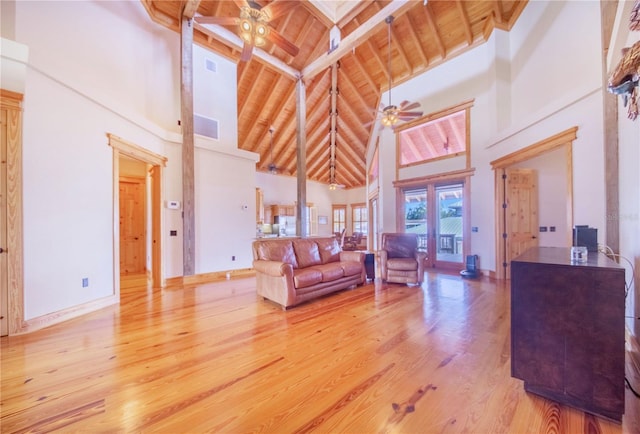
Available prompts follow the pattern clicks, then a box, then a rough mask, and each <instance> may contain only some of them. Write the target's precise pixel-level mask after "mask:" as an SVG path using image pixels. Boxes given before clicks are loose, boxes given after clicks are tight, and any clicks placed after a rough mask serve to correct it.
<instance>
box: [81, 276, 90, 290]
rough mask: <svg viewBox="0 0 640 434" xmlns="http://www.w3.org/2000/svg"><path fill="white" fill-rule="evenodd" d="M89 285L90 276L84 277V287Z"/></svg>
mask: <svg viewBox="0 0 640 434" xmlns="http://www.w3.org/2000/svg"><path fill="white" fill-rule="evenodd" d="M87 286H89V278H88V277H83V278H82V287H83V288H86V287H87Z"/></svg>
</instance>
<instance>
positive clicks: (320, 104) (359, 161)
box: [141, 0, 527, 188]
mask: <svg viewBox="0 0 640 434" xmlns="http://www.w3.org/2000/svg"><path fill="white" fill-rule="evenodd" d="M141 1H142V3H143V5H144V6H145V8H146V10H147V12H148V13H149V16H150V17H151V19H152V20H153V21H155V22H156V23H158V24H160V25H163V26H165V27H167V28H169V29H172V30H174V31H176V32H179V31H180V23H181V18H182V14H183V11H184V13H185V14H186V15H187V16H194V17H200V16H214V17H238V16H239V15H240V7H241V6H242V5H243V4H246V3H245V2H244V1H242V0H236V1H217V0H199V1H198V0H187V1H185V0H141ZM273 2H277V3H283V2H286V3H289V4H288V6H290V7H286V8H285V7H282V8H281V9H282V10H286V12H285V13H282V14H281V15H279V16H277V17H275V18H273V19H272V20H271V21H270V22H269V25H270V26H271V27H272V28H273V29H275V30H276V31H277V33H279V34H280V35H282V36H283V37H284V38H285V39H286V40H288V41H289V42H291V43H293V44H294V45H296V46H297V47H298V48H299V52H298V54H297V55H296V56H292V55H290V54H289V53H287V52H286V51H284V50H282V49H281V48H280V47H279V46H277V45H275V44H272V43H269V42H267V44H266V45H264V46H263V47H261V48H254V49H253V55H252V56H251V58H250V59H249V60H248V61H241V60H240V55H241V52H242V40H241V39H240V38H239V37H238V36H237V26H235V25H230V26H220V25H213V24H198V23H197V19H196V23H195V24H194V41H195V42H196V43H198V44H200V45H201V46H203V47H206V48H208V49H210V50H211V51H214V52H216V53H218V54H220V55H222V56H224V57H226V58H228V59H231V60H232V61H234V62H237V64H238V68H237V70H238V76H237V85H238V107H237V109H238V147H239V148H240V149H244V150H247V151H252V152H256V153H259V154H260V162H259V163H258V165H257V169H258V170H261V171H267V170H268V166H269V164H270V163H272V162H273V163H274V164H275V165H276V166H277V167H278V170H279V172H280V173H282V174H289V175H293V176H295V175H296V110H297V108H296V104H297V102H296V81H297V79H298V77H301V78H302V80H303V82H304V84H305V89H306V131H305V137H306V148H307V150H306V155H307V161H306V172H307V178H308V179H311V180H314V181H318V182H322V183H326V184H329V183H330V181H331V180H330V168H331V164H332V157H331V154H332V149H331V143H332V140H331V134H330V133H331V130H332V117H333V116H335V122H334V124H335V131H336V134H335V135H334V138H333V142H334V144H335V147H334V148H333V149H334V151H335V152H334V160H333V162H334V164H335V181H336V182H337V183H338V184H342V185H344V186H345V187H347V188H352V187H360V186H364V185H365V183H366V167H365V152H366V148H367V146H368V144H369V141H370V138H371V137H372V136H374V135H375V136H377V133H378V130H377V128H378V127H377V125H376V123H375V122H374V121H375V120H376V116H378V111H377V108H378V107H379V105H380V102H381V101H380V96H381V94H382V92H384V91H386V90H387V89H388V88H389V81H391V82H392V83H393V84H392V86H394V85H396V84H398V83H402V82H404V81H407V80H409V79H411V78H412V77H415V76H416V75H418V74H421V73H423V72H425V71H427V70H428V69H430V68H433V67H435V66H437V65H439V64H442V63H443V62H445V61H447V60H448V59H450V58H452V57H454V56H457V55H459V54H460V53H462V52H464V51H466V50H469V49H471V48H473V47H475V46H477V45H479V44H482V43H484V42H486V41H487V40H488V38H489V37H490V35H491V33H492V31H493V30H494V29H501V30H505V31H509V30H510V29H511V27H512V26H513V24H514V23H515V21H516V20H517V18H518V17H519V16H520V13H521V12H522V10H523V9H524V7H525V5H526V3H527V0H473V1H464V0H429V1H428V2H427V1H426V0H424V1H423V0H420V1H415V0H413V1H399V0H394V1H388V0H387V1H378V0H368V1H313V2H312V1H288V0H273ZM256 3H258V4H259V5H260V6H262V7H264V6H266V5H268V4H270V3H272V1H267V0H258V1H257V2H256ZM280 6H282V5H280ZM390 15H392V16H393V17H394V20H393V23H392V24H391V76H389V74H388V72H387V71H388V65H389V63H388V57H387V56H388V38H389V35H388V32H389V28H388V25H387V24H386V23H385V18H386V17H388V16H390ZM334 26H336V27H337V28H338V29H339V31H340V40H341V42H340V44H339V46H338V47H337V48H336V49H334V50H332V51H331V52H330V51H329V41H330V32H331V30H332V28H334ZM334 32H335V30H334ZM331 34H332V35H333V33H331ZM334 39H335V37H334ZM334 64H335V65H337V68H336V70H337V74H336V73H334V74H332V65H334ZM333 88H336V89H337V91H336V92H335V95H334V96H335V100H334V101H335V102H334V106H335V109H334V108H332V102H331V100H332V89H333ZM392 94H393V92H392ZM393 103H394V104H399V103H400V102H399V101H397V102H396V101H393ZM271 126H273V128H274V133H273V150H271V149H270V133H269V128H270V127H271ZM423 140H426V139H424V138H423ZM426 145H428V144H426ZM272 159H273V161H272Z"/></svg>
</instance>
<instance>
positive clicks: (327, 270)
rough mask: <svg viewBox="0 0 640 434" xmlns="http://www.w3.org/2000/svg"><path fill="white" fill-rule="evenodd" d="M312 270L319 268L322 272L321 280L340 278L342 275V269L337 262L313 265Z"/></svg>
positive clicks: (328, 280)
mask: <svg viewBox="0 0 640 434" xmlns="http://www.w3.org/2000/svg"><path fill="white" fill-rule="evenodd" d="M313 269H314V270H319V271H320V272H321V273H322V281H323V282H331V281H333V280H337V279H340V278H342V277H343V276H344V270H343V269H342V267H341V266H340V264H338V263H335V262H334V263H331V264H322V265H314V266H313Z"/></svg>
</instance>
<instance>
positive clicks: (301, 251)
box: [293, 239, 322, 268]
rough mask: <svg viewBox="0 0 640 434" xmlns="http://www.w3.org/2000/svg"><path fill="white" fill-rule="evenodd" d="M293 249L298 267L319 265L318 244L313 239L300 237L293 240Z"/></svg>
mask: <svg viewBox="0 0 640 434" xmlns="http://www.w3.org/2000/svg"><path fill="white" fill-rule="evenodd" d="M293 250H294V251H295V252H296V259H297V261H298V267H300V268H307V267H310V266H312V265H320V264H321V263H322V261H321V260H320V252H319V251H318V244H316V242H315V241H314V240H310V239H300V240H295V241H294V242H293Z"/></svg>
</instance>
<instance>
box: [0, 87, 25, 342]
mask: <svg viewBox="0 0 640 434" xmlns="http://www.w3.org/2000/svg"><path fill="white" fill-rule="evenodd" d="M22 100H23V95H22V94H20V93H16V92H11V91H8V90H5V89H1V90H0V105H1V106H2V109H3V110H7V137H6V139H7V185H6V188H7V209H6V212H7V222H6V223H7V246H6V248H7V281H8V282H7V304H8V305H7V316H8V318H7V332H8V334H9V335H15V334H18V333H22V332H24V331H25V328H26V325H25V322H24V259H23V251H24V244H23V213H22Z"/></svg>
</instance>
